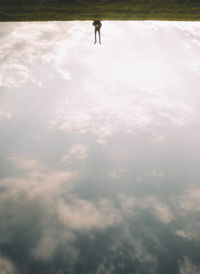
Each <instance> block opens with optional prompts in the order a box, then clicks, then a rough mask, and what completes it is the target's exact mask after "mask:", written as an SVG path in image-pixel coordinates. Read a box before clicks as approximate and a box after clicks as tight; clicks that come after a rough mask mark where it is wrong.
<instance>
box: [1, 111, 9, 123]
mask: <svg viewBox="0 0 200 274" xmlns="http://www.w3.org/2000/svg"><path fill="white" fill-rule="evenodd" d="M11 118H12V114H11V113H10V112H9V111H3V110H1V109H0V121H1V120H4V119H6V120H9V119H11Z"/></svg>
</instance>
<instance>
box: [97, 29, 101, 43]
mask: <svg viewBox="0 0 200 274" xmlns="http://www.w3.org/2000/svg"><path fill="white" fill-rule="evenodd" d="M98 34H99V44H101V33H100V29H99V30H98Z"/></svg>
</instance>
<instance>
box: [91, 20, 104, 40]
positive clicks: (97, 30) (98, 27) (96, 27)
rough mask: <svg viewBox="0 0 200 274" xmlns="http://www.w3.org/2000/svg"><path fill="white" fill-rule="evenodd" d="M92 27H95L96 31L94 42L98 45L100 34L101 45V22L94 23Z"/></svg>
mask: <svg viewBox="0 0 200 274" xmlns="http://www.w3.org/2000/svg"><path fill="white" fill-rule="evenodd" d="M92 25H93V26H94V27H95V29H94V38H95V41H94V44H96V42H97V32H98V34H99V44H101V33H100V29H101V26H102V24H101V22H100V21H94V22H93V23H92Z"/></svg>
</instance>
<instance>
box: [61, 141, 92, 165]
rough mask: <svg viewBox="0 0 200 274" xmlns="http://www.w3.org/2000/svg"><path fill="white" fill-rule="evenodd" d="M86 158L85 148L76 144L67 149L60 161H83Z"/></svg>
mask: <svg viewBox="0 0 200 274" xmlns="http://www.w3.org/2000/svg"><path fill="white" fill-rule="evenodd" d="M86 157H87V146H84V145H81V144H77V145H73V146H71V147H70V148H69V149H68V152H67V154H66V155H64V156H63V158H62V161H63V162H65V161H67V160H68V161H70V160H71V159H73V158H75V159H76V160H79V161H83V160H84V159H85V158H86Z"/></svg>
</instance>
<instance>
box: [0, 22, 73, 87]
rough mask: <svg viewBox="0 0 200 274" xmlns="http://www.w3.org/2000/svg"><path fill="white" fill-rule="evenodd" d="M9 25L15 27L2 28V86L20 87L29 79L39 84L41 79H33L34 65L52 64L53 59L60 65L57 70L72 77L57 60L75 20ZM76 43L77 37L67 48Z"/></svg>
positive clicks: (0, 68) (63, 75)
mask: <svg viewBox="0 0 200 274" xmlns="http://www.w3.org/2000/svg"><path fill="white" fill-rule="evenodd" d="M10 25H12V28H10V29H9V31H8V30H7V27H6V25H4V28H2V29H1V31H2V34H3V35H2V37H1V46H0V48H1V54H0V58H1V64H0V70H1V75H0V86H5V87H10V88H11V87H17V86H20V85H21V84H22V83H24V82H26V81H27V80H31V81H34V82H35V81H36V82H37V83H38V84H39V85H40V83H41V81H37V80H34V79H33V75H32V73H31V72H32V71H31V70H30V68H31V66H32V65H37V64H45V63H51V61H53V60H54V62H56V64H57V68H58V69H57V72H58V73H60V75H61V76H62V77H63V78H64V79H66V80H69V73H68V72H66V71H64V70H63V69H61V68H60V67H59V65H58V63H59V60H60V59H62V55H63V50H64V48H63V46H64V44H65V43H66V41H65V39H66V37H65V39H63V33H65V34H67V35H66V36H67V38H68V37H69V36H70V34H69V28H70V27H71V26H73V23H65V24H60V23H55V22H40V23H38V22H37V23H36V22H34V23H10ZM61 42H63V44H62V43H61ZM73 43H74V39H72V40H71V43H68V45H66V47H65V50H66V49H69V48H70V46H71V45H72V44H73Z"/></svg>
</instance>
